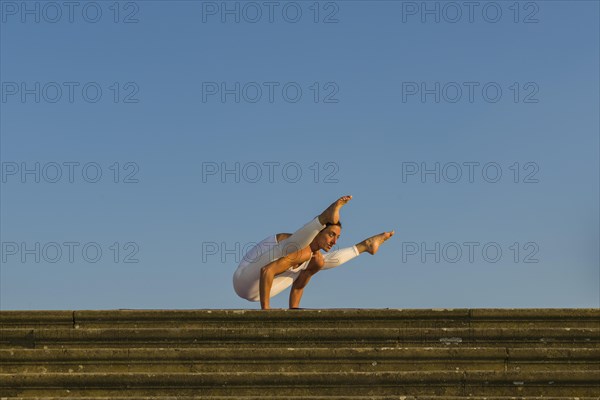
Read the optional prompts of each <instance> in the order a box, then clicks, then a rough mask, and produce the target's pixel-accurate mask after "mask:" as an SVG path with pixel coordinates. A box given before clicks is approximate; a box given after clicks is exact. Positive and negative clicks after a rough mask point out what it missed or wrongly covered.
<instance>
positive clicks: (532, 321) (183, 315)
mask: <svg viewBox="0 0 600 400" xmlns="http://www.w3.org/2000/svg"><path fill="white" fill-rule="evenodd" d="M172 323H175V324H177V325H178V326H180V327H182V328H193V327H194V326H198V325H200V326H202V327H209V328H215V327H220V328H229V327H231V328H237V327H239V325H240V323H243V324H244V326H246V327H252V328H254V327H264V326H269V327H303V328H321V327H324V328H347V327H355V328H359V327H370V328H385V327H397V326H402V327H404V328H427V327H429V328H442V327H446V328H465V327H469V328H473V327H479V328H493V327H503V328H509V327H512V328H523V327H534V326H535V327H538V328H543V327H559V328H565V327H571V328H597V327H598V324H599V323H600V313H599V311H598V310H597V309H433V310H432V309H383V310H381V309H328V310H310V309H300V310H270V311H268V312H266V313H265V312H264V311H262V310H81V311H52V310H51V311H2V312H1V313H0V325H1V326H3V327H5V328H8V327H13V328H36V327H48V326H66V327H68V326H71V327H82V328H83V327H87V328H102V327H106V326H119V327H132V328H136V327H139V328H144V327H145V328H151V327H153V326H165V325H169V324H172Z"/></svg>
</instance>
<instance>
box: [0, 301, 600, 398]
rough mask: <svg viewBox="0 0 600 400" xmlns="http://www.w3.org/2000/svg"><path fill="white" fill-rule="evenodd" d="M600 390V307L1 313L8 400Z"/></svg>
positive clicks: (576, 393) (3, 388)
mask: <svg viewBox="0 0 600 400" xmlns="http://www.w3.org/2000/svg"><path fill="white" fill-rule="evenodd" d="M599 394H600V310H598V309H535V310H526V309H520V310H510V309H501V310H492V309H483V310H468V309H454V310H354V309H350V310H347V309H343V310H271V311H269V312H264V311H260V310H106V311H0V397H1V398H23V399H25V398H28V399H32V398H45V399H49V398H53V397H54V398H77V399H89V400H91V399H99V398H100V399H101V398H105V399H106V398H127V399H134V398H139V399H142V398H144V399H157V400H159V399H168V398H169V396H171V398H178V399H182V398H189V399H196V398H209V399H214V398H221V399H225V398H236V399H252V398H254V399H258V398H261V399H264V398H271V399H277V398H293V397H294V396H296V398H308V399H323V400H324V399H326V398H329V399H331V400H333V399H337V398H350V399H352V398H355V399H367V398H373V399H388V398H396V399H400V398H403V396H404V398H405V400H413V399H414V400H419V399H421V400H424V399H427V400H458V399H461V400H463V399H466V398H469V399H476V400H478V399H479V400H485V399H487V400H490V399H497V400H509V399H510V398H511V397H512V398H513V399H512V400H515V399H516V398H520V399H522V400H532V399H533V398H544V399H547V398H550V397H554V398H555V399H556V400H559V399H574V398H576V397H579V398H580V400H581V399H582V398H586V397H587V398H588V399H586V400H589V399H595V400H600V398H599Z"/></svg>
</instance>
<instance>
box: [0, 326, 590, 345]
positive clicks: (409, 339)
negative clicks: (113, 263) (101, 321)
mask: <svg viewBox="0 0 600 400" xmlns="http://www.w3.org/2000/svg"><path fill="white" fill-rule="evenodd" d="M517 342H518V343H520V344H526V345H527V347H532V346H535V345H539V346H548V345H560V346H558V347H565V345H566V344H568V346H580V347H596V346H598V345H599V344H600V326H599V327H597V328H568V327H567V328H537V327H531V328H438V329H435V328H402V327H399V328H354V327H346V328H344V329H341V328H323V327H321V328H294V327H290V328H269V327H261V328H248V327H244V326H238V327H237V328H181V327H178V326H171V327H162V328H120V327H119V328H66V327H54V328H46V327H43V328H35V329H30V328H25V329H23V328H3V329H2V330H1V333H0V344H1V345H0V348H4V349H6V348H14V347H23V348H36V347H43V346H66V345H69V346H73V345H76V346H81V345H83V344H85V343H88V344H91V345H94V346H98V345H102V346H111V347H113V346H127V347H130V346H138V347H139V344H142V343H143V344H145V345H146V346H150V345H151V346H158V347H164V346H180V345H202V344H204V345H208V346H215V344H217V343H221V344H222V343H229V344H231V345H235V344H246V343H254V344H257V345H260V346H271V345H276V346H281V345H282V344H284V343H298V344H299V343H304V344H307V343H310V344H311V345H313V346H320V347H338V346H344V347H347V346H348V344H349V343H353V344H356V345H360V344H365V345H366V344H372V345H380V346H382V347H393V346H395V345H406V346H408V345H410V344H415V343H421V344H427V345H429V346H430V345H433V344H437V345H439V346H447V345H451V344H456V345H458V344H462V345H468V346H470V345H474V344H479V345H481V346H490V345H491V344H497V345H500V346H503V347H506V346H507V345H509V344H511V343H517Z"/></svg>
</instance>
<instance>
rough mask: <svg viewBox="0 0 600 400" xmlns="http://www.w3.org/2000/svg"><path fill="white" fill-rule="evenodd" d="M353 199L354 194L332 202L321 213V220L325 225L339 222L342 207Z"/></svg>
mask: <svg viewBox="0 0 600 400" xmlns="http://www.w3.org/2000/svg"><path fill="white" fill-rule="evenodd" d="M351 199H352V196H342V197H340V198H339V199H337V200H336V201H335V202H333V203H331V205H330V206H329V207H327V209H326V210H325V211H323V212H322V213H321V215H319V222H320V223H321V224H323V225H325V224H327V223H328V222H329V223H332V224H337V223H338V222H339V221H340V208H342V207H343V206H344V205H346V203H347V202H349V201H350V200H351Z"/></svg>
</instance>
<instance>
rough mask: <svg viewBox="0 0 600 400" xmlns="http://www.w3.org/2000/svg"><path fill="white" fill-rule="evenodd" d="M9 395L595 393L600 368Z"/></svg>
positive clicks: (88, 379)
mask: <svg viewBox="0 0 600 400" xmlns="http://www.w3.org/2000/svg"><path fill="white" fill-rule="evenodd" d="M0 389H2V391H3V393H6V394H5V396H11V395H12V396H23V395H38V396H39V395H46V396H48V395H53V396H71V395H73V396H82V395H88V396H111V395H121V396H123V395H124V394H127V395H131V396H148V395H155V396H156V395H176V394H177V395H188V396H189V395H199V394H202V395H228V396H232V395H233V396H235V395H254V396H257V395H264V396H269V395H271V396H272V395H324V394H326V395H363V396H364V395H389V394H393V395H437V396H440V395H451V396H489V395H495V396H519V395H524V396H541V395H544V396H595V395H597V394H598V393H600V382H599V381H598V373H597V372H596V371H594V372H584V371H552V372H551V373H548V372H528V373H523V372H521V373H509V372H506V373H505V372H489V371H479V372H443V371H427V372H376V373H367V372H356V373H327V374H322V373H311V372H306V373H290V372H277V373H256V372H254V373H186V374H177V373H98V374H80V373H73V374H54V373H49V374H0Z"/></svg>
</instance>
